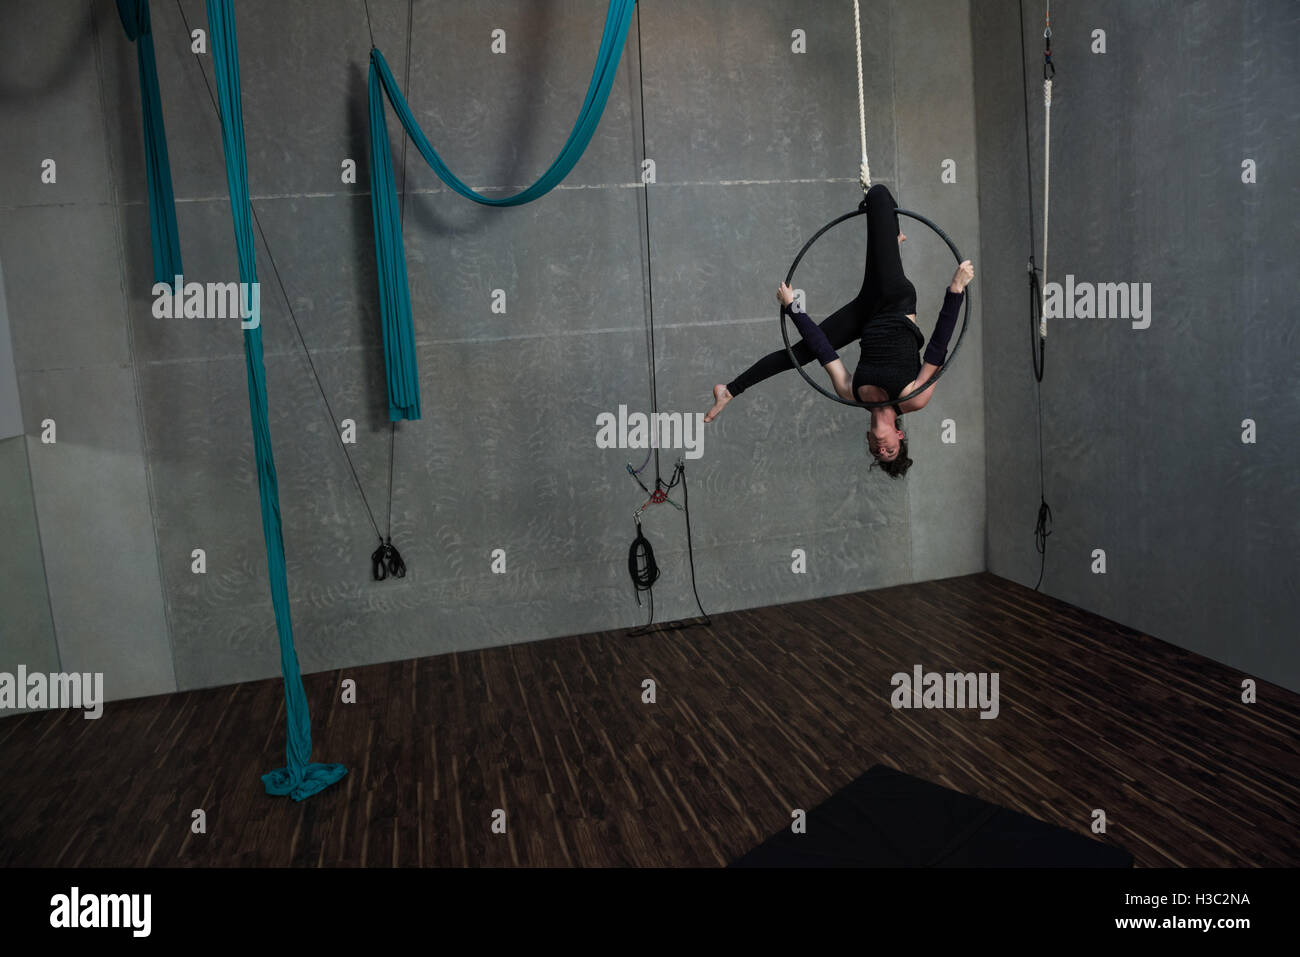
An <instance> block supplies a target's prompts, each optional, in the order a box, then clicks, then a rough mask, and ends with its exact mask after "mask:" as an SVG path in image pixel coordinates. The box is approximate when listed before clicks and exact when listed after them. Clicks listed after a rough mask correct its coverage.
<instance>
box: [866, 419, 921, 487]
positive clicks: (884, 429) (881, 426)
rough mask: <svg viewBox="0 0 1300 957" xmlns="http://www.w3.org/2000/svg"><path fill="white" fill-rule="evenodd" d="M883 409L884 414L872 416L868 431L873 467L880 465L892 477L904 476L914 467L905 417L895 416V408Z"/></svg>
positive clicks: (868, 443)
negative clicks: (908, 445) (909, 453)
mask: <svg viewBox="0 0 1300 957" xmlns="http://www.w3.org/2000/svg"><path fill="white" fill-rule="evenodd" d="M882 411H883V413H884V414H882V415H879V416H875V417H873V418H872V423H871V428H870V429H869V430H868V431H867V450H868V451H869V452H871V455H872V457H873V458H875V461H874V462H872V463H871V467H872V468H875V467H876V466H879V467H880V469H881V471H883V472H884V473H885V474H886V475H888V476H889V477H890V478H902V477H903V476H904V475H905V474H907V470H908V469H909V468H911V467H912V459H911V458H910V457H909V456H908V454H907V433H906V432H904V431H903V417H902V416H901V415H900V416H897V417H895V416H894V414H893V410H882Z"/></svg>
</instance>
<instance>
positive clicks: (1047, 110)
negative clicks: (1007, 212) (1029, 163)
mask: <svg viewBox="0 0 1300 957" xmlns="http://www.w3.org/2000/svg"><path fill="white" fill-rule="evenodd" d="M1051 29H1052V2H1051V0H1047V25H1046V27H1045V28H1044V30H1043V32H1044V34H1050V31H1051ZM1051 198H1052V81H1051V80H1049V79H1047V78H1046V77H1044V78H1043V285H1042V289H1041V290H1040V293H1041V296H1042V301H1041V302H1040V303H1039V308H1038V335H1039V338H1042V339H1046V338H1047V209H1048V205H1049V203H1050V201H1051Z"/></svg>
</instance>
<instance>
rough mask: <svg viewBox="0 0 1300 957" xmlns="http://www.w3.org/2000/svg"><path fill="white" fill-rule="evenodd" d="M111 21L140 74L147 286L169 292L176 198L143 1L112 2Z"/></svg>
mask: <svg viewBox="0 0 1300 957" xmlns="http://www.w3.org/2000/svg"><path fill="white" fill-rule="evenodd" d="M117 15H118V18H119V19H120V20H121V21H122V29H123V30H125V31H126V36H127V39H129V40H132V41H133V42H134V43H135V60H136V67H137V69H138V72H139V74H140V112H141V114H142V116H143V119H144V166H145V176H146V182H147V185H148V190H149V234H150V240H151V246H152V248H153V280H154V282H155V283H160V282H161V283H166V284H167V285H168V286H171V285H172V284H173V283H174V282H175V281H176V277H177V276H180V275H182V274H183V273H184V271H185V270H184V269H183V268H182V267H181V241H180V231H179V230H178V229H177V227H176V197H175V194H174V193H173V191H172V170H171V163H170V162H169V161H168V159H167V130H166V127H165V125H164V124H163V111H162V94H161V92H160V91H159V88H158V63H157V60H156V58H155V56H154V49H153V24H152V21H151V20H150V17H149V0H117Z"/></svg>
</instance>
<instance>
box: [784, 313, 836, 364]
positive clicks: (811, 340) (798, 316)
mask: <svg viewBox="0 0 1300 957" xmlns="http://www.w3.org/2000/svg"><path fill="white" fill-rule="evenodd" d="M785 312H786V314H787V315H788V316H789V317H790V318H791V319H792V320H794V326H795V328H796V329H798V330H799V335H801V336H803V341H804V342H806V343H807V344H808V348H809V349H811V350H812V351H813V355H815V356H816V357H817V361H818V362H820V363H821V364H822V365H824V366H826V365H830V364H831V363H832V362H834V361H835V360H836V359H838V358H839V353H837V352H836V351H835V350H834V349H832V348H831V343H830V340H829V339H827V338H826V333H824V332H822V330H821V326H819V325H817V323H815V322H813V321H812V319H811V318H809V316H808V313H806V312H800V311H799V310H798V308H797V307H796V306H795V305H794V303H791V304H790V305H788V306H786V307H785ZM805 361H806V360H805Z"/></svg>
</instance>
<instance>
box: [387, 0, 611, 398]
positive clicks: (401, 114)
mask: <svg viewBox="0 0 1300 957" xmlns="http://www.w3.org/2000/svg"><path fill="white" fill-rule="evenodd" d="M635 9H636V0H610V3H609V13H608V14H607V16H606V18H605V32H604V34H603V35H602V37H601V40H600V51H599V53H598V54H597V56H596V68H595V70H594V72H593V73H592V76H591V84H590V85H589V86H588V88H587V96H586V99H585V100H583V103H582V109H581V110H580V111H579V112H578V119H577V122H576V123H575V124H574V127H573V130H572V132H570V133H569V138H568V140H567V141H566V142H565V144H564V147H563V148H562V149H561V150H560V154H559V156H557V157H556V158H555V162H553V163H552V164H551V166H550V168H549V169H547V170H546V172H545V173H543V174H542V175H541V178H540V179H538V180H537V182H535V183H533V185H531V186H529V187H528V188H527V189H525V190H523V191H521V192H519V193H516V194H515V195H513V196H503V197H496V198H493V197H488V196H484V195H482V194H481V193H477V192H475V191H474V190H472V189H470V187H469V186H467V185H466V184H465V183H464V182H463V181H462V180H461V179H460V178H459V177H457V176H456V174H455V173H453V172H452V171H451V170H450V169H448V168H447V164H445V163H444V162H443V161H442V158H441V157H439V156H438V154H437V153H436V152H435V151H434V149H433V147H432V146H431V145H430V144H429V140H428V138H427V137H426V136H425V135H424V131H423V130H421V129H420V124H419V123H417V122H416V121H415V117H414V116H413V115H412V113H411V108H410V106H408V105H407V102H406V98H405V97H403V96H402V91H401V90H400V89H398V86H397V81H396V80H395V79H393V72H392V70H390V69H389V68H388V62H387V61H386V60H385V59H384V55H383V54H382V53H380V52H379V50H378V48H374V49H372V50H371V51H370V202H371V208H372V210H373V213H374V223H375V259H376V261H377V263H378V267H379V304H380V313H381V316H382V318H383V333H384V362H385V364H386V367H387V370H388V415H389V418H390V419H391V420H392V421H394V422H396V421H397V420H399V419H418V418H419V417H420V381H419V370H418V368H417V365H416V358H415V332H414V330H413V328H412V325H411V292H410V287H409V286H408V285H407V278H406V254H405V251H404V249H403V246H402V222H401V217H400V215H399V209H398V202H397V185H396V182H395V180H394V177H393V157H392V152H391V150H390V147H389V144H388V119H387V114H386V111H385V108H384V96H385V95H386V96H387V97H388V100H389V102H390V103H392V105H393V111H394V112H395V113H396V114H397V118H398V119H399V120H401V123H402V126H403V127H404V128H405V130H406V133H407V135H408V136H410V137H411V142H413V143H414V144H415V147H416V149H418V150H419V151H420V155H421V156H423V157H424V161H425V162H426V163H428V164H429V166H430V167H431V168H432V169H433V171H434V172H435V173H437V174H438V176H439V178H441V179H442V181H443V182H444V183H446V184H447V185H448V186H450V187H451V188H452V189H453V190H455V191H456V192H457V193H460V195H462V196H464V197H465V198H466V199H471V200H473V201H474V202H476V203H482V204H483V205H485V206H521V205H523V204H524V203H529V202H532V201H533V200H535V199H538V198H540V197H542V196H545V195H546V194H547V193H549V192H550V191H551V190H552V189H554V188H555V187H556V186H557V185H559V183H560V182H561V181H563V179H564V177H566V176H568V175H569V172H570V171H571V170H572V169H573V167H574V166H575V165H577V162H578V160H579V159H580V158H581V157H582V154H583V151H584V150H586V148H587V144H588V143H590V142H591V137H592V135H593V134H594V133H595V132H596V126H597V125H598V124H599V123H600V117H601V114H602V113H603V112H604V110H605V102H606V101H607V100H608V99H609V91H610V88H611V87H612V86H613V84H614V77H615V74H617V73H618V62H619V58H620V57H621V56H622V53H623V45H624V43H625V41H626V40H627V31H628V28H629V27H630V26H631V24H632V14H633V12H634V11H635Z"/></svg>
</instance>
